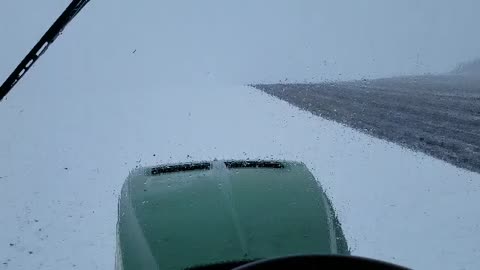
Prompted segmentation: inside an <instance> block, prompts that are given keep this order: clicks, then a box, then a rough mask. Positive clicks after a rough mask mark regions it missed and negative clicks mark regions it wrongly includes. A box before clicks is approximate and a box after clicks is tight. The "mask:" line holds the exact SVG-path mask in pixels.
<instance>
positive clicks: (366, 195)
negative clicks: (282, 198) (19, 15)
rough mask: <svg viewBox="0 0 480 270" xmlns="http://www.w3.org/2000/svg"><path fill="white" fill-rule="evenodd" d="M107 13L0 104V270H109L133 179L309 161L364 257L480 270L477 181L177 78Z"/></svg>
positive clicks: (68, 37) (204, 82) (226, 88)
mask: <svg viewBox="0 0 480 270" xmlns="http://www.w3.org/2000/svg"><path fill="white" fill-rule="evenodd" d="M123 5H125V4H123ZM105 12H107V5H106V4H105V3H104V2H102V1H95V3H92V4H91V5H89V6H87V8H86V9H85V11H84V12H83V13H82V14H80V15H79V16H78V17H77V19H76V20H75V21H74V23H73V24H72V25H70V26H69V27H68V28H67V29H66V31H65V33H64V34H63V36H61V37H60V38H59V39H58V40H57V42H56V43H54V45H53V46H51V47H50V49H49V51H48V52H47V53H46V54H45V55H44V57H43V58H42V59H41V60H40V61H39V62H37V64H36V65H35V67H34V68H33V69H32V70H31V71H30V72H29V73H28V74H27V76H26V77H25V78H24V79H23V80H22V81H21V82H20V83H19V84H17V86H16V88H15V89H14V90H13V92H12V93H11V94H10V95H9V96H8V99H7V100H5V101H2V102H1V103H0V123H1V129H0V130H1V132H0V177H1V178H0V209H1V211H0V228H1V229H0V263H1V264H0V269H71V268H75V269H112V268H113V263H114V248H115V222H116V214H117V212H116V210H117V209H116V203H117V197H118V194H119V190H120V187H121V185H122V183H123V181H124V179H125V177H126V176H127V174H128V172H129V170H130V169H132V168H134V167H135V166H137V165H153V164H160V163H165V162H177V161H193V160H210V159H214V158H225V159H227V158H235V159H240V158H251V159H252V158H273V159H293V160H299V161H303V162H305V163H306V164H307V166H308V167H309V168H310V169H311V170H312V171H313V173H314V175H315V176H316V177H317V179H318V181H319V182H320V183H321V184H322V185H323V186H324V187H325V188H326V190H327V192H328V195H329V196H330V197H331V199H332V202H333V204H334V206H335V207H336V210H337V213H338V215H339V219H340V221H341V222H342V224H343V229H344V231H345V234H346V236H347V240H348V241H349V243H350V246H351V248H352V250H353V254H355V255H362V256H368V257H373V258H378V259H383V260H387V261H391V262H395V263H399V264H403V265H406V266H409V267H413V268H417V269H479V268H480V259H479V258H480V248H479V246H478V243H479V242H480V208H479V207H478V205H479V204H480V175H479V174H475V173H472V172H468V171H465V170H462V169H458V168H455V167H453V166H451V165H449V164H447V163H445V162H442V161H439V160H436V159H433V158H431V157H428V156H425V155H423V154H419V153H414V152H412V151H410V150H406V149H403V148H401V147H399V146H397V145H394V144H391V143H388V142H385V141H382V140H378V139H375V138H372V137H369V136H367V135H364V134H361V133H359V132H357V131H354V130H352V129H350V128H347V127H344V126H341V125H339V124H337V123H334V122H331V121H327V120H324V119H322V118H319V117H316V116H313V115H311V114H310V113H307V112H303V111H300V110H298V109H296V108H294V107H292V106H290V105H289V104H287V103H285V102H283V101H280V100H278V99H275V98H273V97H270V96H268V95H266V94H264V93H262V92H260V91H257V90H255V89H252V88H249V87H246V86H242V85H241V84H235V83H226V82H225V81H224V82H219V81H221V80H216V78H215V76H214V75H211V74H207V73H206V74H191V73H189V72H185V73H181V70H182V67H183V64H179V65H178V66H174V67H172V69H173V71H171V74H180V73H181V75H182V76H178V77H176V78H172V77H171V76H169V75H168V74H170V73H168V72H169V70H168V67H165V66H164V64H162V63H163V62H162V60H165V59H166V58H168V57H172V59H173V58H174V57H179V56H181V55H182V54H181V53H180V52H176V53H175V55H174V56H169V54H168V53H166V52H163V53H158V54H154V56H155V57H153V58H152V53H155V52H157V51H158V49H159V48H161V46H162V44H164V43H162V42H163V41H162V40H161V39H158V38H157V39H155V40H154V41H148V42H147V41H146V40H145V39H144V38H145V37H146V36H147V35H140V34H138V33H137V30H136V28H135V27H134V26H125V28H126V30H125V31H127V32H128V33H130V34H132V33H137V35H138V36H137V37H136V38H135V39H133V40H130V39H126V38H125V37H124V35H123V34H124V33H123V32H122V31H117V30H118V29H119V26H116V25H117V24H118V22H119V21H120V20H119V17H121V16H123V15H125V14H126V13H127V12H125V14H120V15H118V14H117V15H115V16H114V15H112V17H113V19H109V18H108V17H107V18H103V19H104V21H102V22H101V23H100V19H101V18H102V17H101V16H100V15H101V14H102V13H105ZM163 12H166V11H163ZM49 19H50V18H47V20H49ZM150 19H151V18H150ZM143 20H146V19H143ZM127 21H131V22H133V21H134V19H132V18H130V19H128V20H127ZM107 30H112V31H107ZM139 40H140V41H141V42H139ZM168 42H170V43H173V42H174V41H173V40H169V41H168ZM182 46H186V45H185V44H183V45H182ZM135 49H136V50H137V51H136V52H135V53H133V51H134V50H135ZM3 54H5V52H2V56H3ZM172 59H169V60H168V59H167V60H168V61H167V60H166V62H167V63H172ZM186 59H187V60H183V61H186V62H188V55H186ZM205 61H207V60H205ZM207 62H208V61H207ZM209 63H210V62H209ZM184 64H185V63H184ZM185 65H187V64H185ZM157 67H158V68H157ZM165 74H167V75H165Z"/></svg>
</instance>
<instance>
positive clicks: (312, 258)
mask: <svg viewBox="0 0 480 270" xmlns="http://www.w3.org/2000/svg"><path fill="white" fill-rule="evenodd" d="M267 269H272V270H273V269H275V270H282V269H285V270H287V269H289V270H290V269H298V270H313V269H325V270H327V269H369V270H380V269H382V270H383V269H388V270H405V269H408V268H405V267H402V266H398V265H394V264H391V263H387V262H382V261H378V260H373V259H367V258H362V257H356V256H340V255H299V256H287V257H280V258H274V259H265V260H258V261H254V262H251V263H247V264H244V265H241V266H239V267H236V268H234V269H233V270H267Z"/></svg>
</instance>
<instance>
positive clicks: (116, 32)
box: [0, 0, 480, 83]
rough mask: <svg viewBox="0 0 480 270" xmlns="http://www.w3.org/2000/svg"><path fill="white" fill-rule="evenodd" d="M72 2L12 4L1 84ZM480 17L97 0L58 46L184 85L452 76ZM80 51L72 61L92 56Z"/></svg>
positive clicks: (470, 54) (476, 51)
mask: <svg viewBox="0 0 480 270" xmlns="http://www.w3.org/2000/svg"><path fill="white" fill-rule="evenodd" d="M67 4H68V1H66V0H50V1H32V0H3V1H2V3H1V4H0V34H1V35H2V36H3V37H4V38H3V39H2V45H1V46H2V50H1V51H0V59H2V64H1V65H0V78H5V77H6V76H7V74H9V73H10V72H11V70H12V69H13V68H14V66H15V65H16V64H17V63H18V62H19V61H20V60H21V58H22V57H23V56H24V55H25V54H26V52H27V51H28V50H29V49H30V48H31V47H32V46H33V44H34V42H35V41H37V40H38V38H39V37H40V36H41V34H43V32H44V31H45V30H46V29H47V28H48V26H49V25H50V23H47V22H53V21H54V19H55V18H56V17H57V16H58V15H59V14H60V13H61V11H62V10H63V9H64V7H66V5H67ZM27 6H30V8H28V9H27V11H26V12H25V13H22V11H21V8H22V7H27ZM107 6H110V7H107ZM108 9H110V12H108V13H105V10H108ZM478 10H480V2H479V1H476V0H461V1H449V0H423V1H420V0H402V1H389V0H369V1H358V0H343V1H317V0H304V1H286V0H264V1H257V0H242V1H221V0H216V1H215V0H214V1H156V0H139V1H113V0H111V1H107V0H103V1H96V0H92V1H91V2H90V3H89V5H88V6H87V8H86V9H85V10H84V11H83V14H80V16H78V17H77V18H76V19H75V21H74V24H82V25H89V26H90V28H91V32H90V33H87V34H85V33H77V32H76V31H75V29H74V27H73V26H72V25H71V26H70V27H69V28H67V30H66V32H65V34H64V35H63V36H62V37H61V38H59V39H58V40H57V41H56V42H67V41H66V39H69V40H71V41H72V40H75V42H79V41H81V42H88V43H89V44H90V46H89V47H88V50H90V51H91V52H92V53H91V54H90V55H91V57H98V55H99V54H102V55H103V56H102V57H104V58H105V59H106V60H108V59H109V58H120V59H121V58H122V57H130V56H131V52H132V51H133V50H135V49H136V50H137V52H136V55H135V56H136V57H137V59H136V60H135V63H133V64H132V63H130V64H131V65H133V66H131V67H130V68H136V69H145V63H148V62H155V63H157V66H156V67H157V68H156V69H154V70H144V75H145V76H154V77H157V78H158V79H161V80H165V81H171V82H174V83H182V82H185V81H197V80H204V79H206V78H208V79H210V80H220V81H227V82H235V83H237V82H240V83H251V82H259V81H278V80H280V79H285V78H289V79H290V80H299V81H303V80H308V81H318V80H325V79H352V78H361V77H370V78H372V77H382V76H391V75H402V74H413V73H424V72H445V71H448V70H450V69H451V68H453V67H454V66H455V65H456V63H458V62H460V61H466V60H470V59H472V58H475V57H479V56H480V35H478V25H480V16H478ZM86 13H89V16H87V15H86ZM91 18H95V19H94V20H92V19H91ZM97 18H98V19H97ZM51 49H52V50H53V49H55V47H52V48H51ZM75 49H76V48H75V47H72V48H71V50H69V51H65V55H64V57H69V54H75V53H85V52H84V51H82V52H76V51H75ZM78 49H79V50H85V47H82V48H78ZM45 57H49V56H48V54H47V55H45ZM91 61H93V60H90V59H88V58H87V59H85V62H91ZM95 62H97V63H98V62H99V61H95ZM72 64H81V63H72ZM84 64H88V63H84ZM38 66H39V64H37V66H36V68H38ZM147 66H148V65H147ZM60 75H61V74H60Z"/></svg>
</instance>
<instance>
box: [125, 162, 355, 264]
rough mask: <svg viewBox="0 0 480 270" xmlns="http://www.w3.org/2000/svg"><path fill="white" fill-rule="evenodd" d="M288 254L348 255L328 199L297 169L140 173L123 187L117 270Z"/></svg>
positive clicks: (285, 165) (173, 168)
mask: <svg viewBox="0 0 480 270" xmlns="http://www.w3.org/2000/svg"><path fill="white" fill-rule="evenodd" d="M294 254H348V247H347V243H346V241H345V237H344V236H343V233H342V230H341V228H340V224H339V223H338V221H337V220H336V216H335V214H334V212H333V208H332V206H331V204H330V202H329V200H328V199H327V197H326V195H325V193H324V192H323V190H322V188H321V187H320V186H319V184H318V182H317V181H316V180H315V178H314V177H313V175H312V174H311V173H310V172H309V170H308V169H307V168H306V166H305V165H303V164H302V163H297V162H286V161H280V162H277V161H213V162H200V163H187V164H174V165H165V166H160V167H147V168H139V169H136V170H134V171H133V172H132V173H131V174H130V175H129V176H128V178H127V180H126V182H125V184H124V186H123V188H122V193H121V197H120V200H119V213H118V224H117V254H116V256H117V261H116V266H117V268H118V269H185V268H195V267H198V266H205V265H212V264H219V263H224V262H238V261H246V262H247V261H252V260H257V259H264V258H271V257H278V256H287V255H294Z"/></svg>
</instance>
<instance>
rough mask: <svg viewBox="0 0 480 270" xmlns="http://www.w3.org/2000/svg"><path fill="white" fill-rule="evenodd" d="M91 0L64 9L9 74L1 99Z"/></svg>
mask: <svg viewBox="0 0 480 270" xmlns="http://www.w3.org/2000/svg"><path fill="white" fill-rule="evenodd" d="M89 1H90V0H73V1H72V2H71V3H70V5H68V7H67V8H66V9H65V11H63V13H62V14H61V15H60V17H58V18H57V20H56V21H55V22H54V23H53V24H52V26H50V28H49V29H48V30H47V32H45V34H43V36H42V38H40V40H39V41H38V42H37V44H35V46H33V48H32V49H31V50H30V52H29V53H28V54H27V55H26V56H25V58H23V60H22V61H21V62H20V64H18V66H17V67H16V68H15V70H14V71H13V72H12V73H11V74H10V76H8V78H7V79H6V80H5V82H4V83H3V84H2V86H0V101H1V100H2V99H3V98H4V97H5V96H6V95H7V94H8V92H10V90H12V88H13V87H14V86H15V84H16V83H17V82H18V81H19V80H20V79H21V78H22V77H23V76H24V75H25V73H27V71H28V70H29V69H30V68H31V67H32V66H33V64H34V63H35V61H37V59H38V58H39V57H40V56H41V55H42V54H43V53H44V52H45V51H46V50H47V49H48V46H50V44H52V43H53V42H54V41H55V39H56V38H57V37H58V35H59V34H60V33H61V32H62V31H63V29H64V28H65V26H67V24H68V23H69V22H70V21H71V20H72V19H73V18H74V17H75V16H76V15H77V14H78V13H79V12H80V11H81V10H82V8H83V7H85V5H86V4H87V3H88V2H89Z"/></svg>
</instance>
